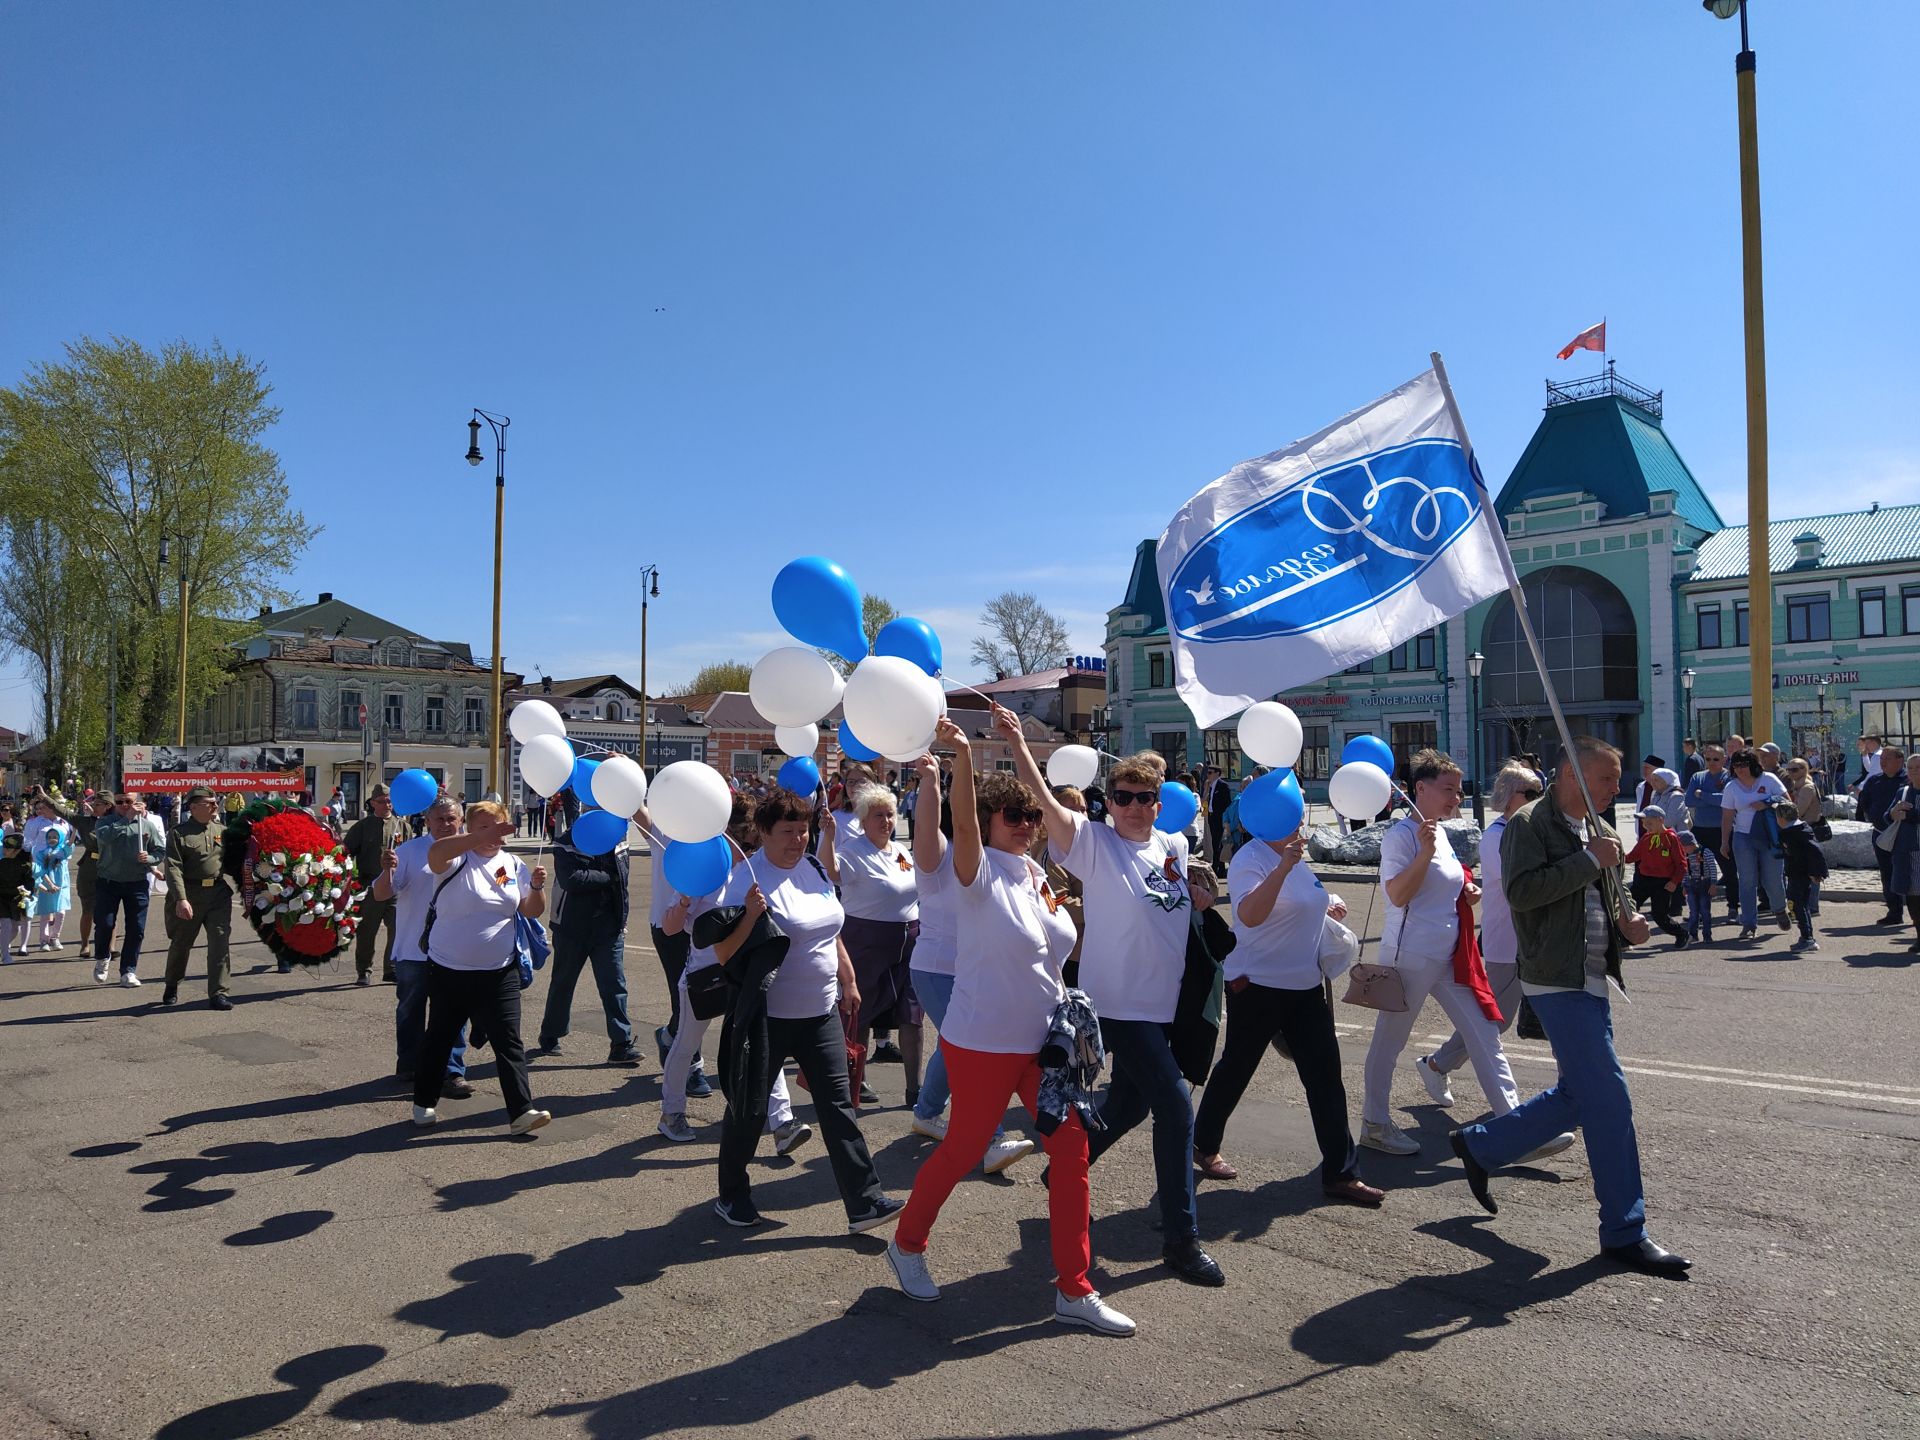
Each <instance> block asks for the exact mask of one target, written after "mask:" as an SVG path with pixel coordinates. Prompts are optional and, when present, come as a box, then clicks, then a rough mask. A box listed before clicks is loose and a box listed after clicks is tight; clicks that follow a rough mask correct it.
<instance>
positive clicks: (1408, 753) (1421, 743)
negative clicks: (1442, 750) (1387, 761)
mask: <svg viewBox="0 0 1920 1440" xmlns="http://www.w3.org/2000/svg"><path fill="white" fill-rule="evenodd" d="M1439 743H1440V731H1439V726H1438V725H1437V724H1436V723H1435V722H1434V721H1432V720H1407V721H1395V722H1394V723H1393V724H1392V725H1390V726H1388V727H1387V744H1388V745H1390V746H1392V747H1393V758H1394V761H1395V762H1396V763H1395V766H1394V770H1395V773H1396V774H1397V775H1405V774H1406V773H1407V769H1408V767H1409V765H1410V764H1411V762H1412V760H1413V757H1414V755H1415V754H1416V753H1418V752H1419V751H1421V750H1432V749H1434V748H1436V747H1437V746H1438V745H1439Z"/></svg>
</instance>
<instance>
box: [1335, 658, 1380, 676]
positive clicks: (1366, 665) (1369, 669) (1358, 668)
mask: <svg viewBox="0 0 1920 1440" xmlns="http://www.w3.org/2000/svg"><path fill="white" fill-rule="evenodd" d="M1341 673H1342V674H1346V675H1371V674H1372V673H1373V661H1371V660H1362V661H1361V662H1360V663H1359V664H1358V665H1349V666H1347V668H1346V669H1345V670H1344V671H1342V672H1341Z"/></svg>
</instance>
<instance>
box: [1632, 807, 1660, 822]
mask: <svg viewBox="0 0 1920 1440" xmlns="http://www.w3.org/2000/svg"><path fill="white" fill-rule="evenodd" d="M1633 813H1634V815H1635V816H1636V817H1637V818H1638V819H1641V820H1645V819H1646V818H1647V817H1648V816H1651V815H1657V816H1659V817H1660V819H1662V820H1664V819H1666V818H1667V810H1666V807H1665V806H1664V805H1649V806H1647V808H1646V809H1644V810H1636V811H1634V812H1633Z"/></svg>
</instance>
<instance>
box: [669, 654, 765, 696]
mask: <svg viewBox="0 0 1920 1440" xmlns="http://www.w3.org/2000/svg"><path fill="white" fill-rule="evenodd" d="M752 679H753V667H752V666H751V665H748V664H747V663H745V662H744V661H741V660H716V661H714V662H713V663H712V664H711V665H702V666H701V667H700V672H699V673H698V674H697V675H695V676H694V677H693V679H692V680H691V681H689V682H688V683H687V685H686V686H685V687H684V688H682V689H679V690H676V691H674V692H673V693H674V694H676V695H717V694H718V693H719V692H720V691H722V690H745V689H746V688H747V684H748V682H749V681H751V680H752Z"/></svg>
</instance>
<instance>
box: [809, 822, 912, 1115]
mask: <svg viewBox="0 0 1920 1440" xmlns="http://www.w3.org/2000/svg"><path fill="white" fill-rule="evenodd" d="M896 811H897V807H896V805H895V803H894V798H893V792H892V791H891V790H889V789H887V788H886V786H884V785H868V786H867V787H866V788H865V789H863V790H859V791H857V792H855V794H854V797H853V813H854V816H855V818H856V819H857V821H858V826H857V828H856V830H855V831H854V833H853V835H852V836H850V837H848V838H847V839H845V840H844V841H842V840H840V839H839V838H837V837H836V839H835V841H834V844H833V847H832V849H831V851H830V852H829V853H828V854H827V855H826V857H825V858H826V861H827V874H828V875H829V876H831V877H832V878H833V879H834V880H835V881H836V882H838V884H839V886H840V903H841V904H842V905H843V906H844V907H845V908H846V912H847V918H846V924H845V926H844V928H843V929H842V930H841V932H840V938H841V940H842V942H843V943H844V944H845V945H846V947H847V954H848V955H849V956H850V957H851V958H852V960H853V975H854V982H855V983H856V984H857V985H858V986H859V987H860V1017H859V1020H858V1022H857V1034H858V1038H859V1041H860V1043H861V1044H862V1045H870V1044H871V1042H872V1038H873V1032H874V1031H875V1030H876V1029H880V1030H893V1031H897V1032H898V1033H899V1036H900V1054H901V1063H902V1064H903V1065H904V1066H905V1067H906V1085H907V1104H909V1105H912V1104H913V1103H914V1102H915V1101H917V1100H918V1099H919V1098H920V1052H921V1039H922V1034H923V1032H922V1028H921V1023H920V1022H921V1019H922V1015H921V1010H920V1002H919V1000H918V999H917V998H915V996H914V992H913V976H912V968H911V967H912V964H913V946H914V941H915V939H916V938H917V937H918V936H919V934H920V893H919V887H918V885H917V883H916V881H915V876H914V867H913V857H912V856H911V855H909V854H908V853H907V850H906V847H904V846H903V845H901V844H900V843H899V842H898V841H896V840H895V839H894V838H893V830H894V820H895V816H896ZM860 1101H861V1103H862V1104H864V1105H877V1104H878V1103H879V1101H880V1097H879V1096H878V1095H875V1094H874V1093H873V1092H872V1090H871V1089H868V1088H866V1087H864V1086H863V1087H862V1089H861V1092H860Z"/></svg>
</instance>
